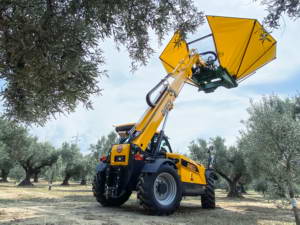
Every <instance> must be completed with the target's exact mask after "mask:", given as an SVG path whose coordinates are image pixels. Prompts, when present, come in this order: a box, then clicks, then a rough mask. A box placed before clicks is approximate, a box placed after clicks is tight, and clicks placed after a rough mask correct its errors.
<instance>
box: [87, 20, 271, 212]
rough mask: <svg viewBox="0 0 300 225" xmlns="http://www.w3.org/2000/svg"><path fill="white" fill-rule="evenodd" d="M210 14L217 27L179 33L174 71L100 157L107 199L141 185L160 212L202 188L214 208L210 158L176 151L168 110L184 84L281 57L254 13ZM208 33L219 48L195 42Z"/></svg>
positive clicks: (140, 192) (167, 55)
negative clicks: (202, 48)
mask: <svg viewBox="0 0 300 225" xmlns="http://www.w3.org/2000/svg"><path fill="white" fill-rule="evenodd" d="M207 20H208V22H209V25H210V28H211V30H212V34H209V35H206V36H204V37H202V38H199V39H196V40H194V41H191V42H188V43H187V42H186V41H185V40H183V39H182V37H181V34H180V31H177V32H176V33H175V34H174V36H173V37H172V39H171V40H170V42H169V44H168V45H167V46H166V48H165V49H164V51H163V52H162V54H161V55H160V59H161V61H162V63H163V66H164V68H165V69H166V71H167V75H166V76H165V77H164V78H163V79H162V80H161V81H160V82H159V83H158V84H157V85H156V86H155V87H154V88H152V89H151V90H150V92H149V93H148V94H147V96H146V102H147V104H148V105H149V107H148V109H147V110H146V112H145V113H144V114H143V116H142V117H141V118H140V120H139V121H138V122H137V123H135V124H125V125H120V126H117V127H116V132H117V133H118V134H119V135H120V142H119V143H118V144H116V145H113V146H112V149H111V151H110V153H109V155H108V156H104V157H102V158H101V162H100V163H99V164H98V166H97V169H96V172H97V174H96V176H95V179H94V183H93V192H94V195H95V197H96V199H97V201H98V202H100V203H101V205H103V206H120V205H122V204H123V203H125V202H126V201H127V200H128V198H129V197H130V195H131V193H132V191H137V197H138V199H139V200H140V203H141V205H142V206H143V207H144V208H145V209H146V210H148V211H150V212H151V213H154V214H158V215H166V214H171V213H173V212H174V211H175V210H176V209H177V208H178V207H179V205H180V201H181V198H182V196H201V203H202V207H203V208H215V192H214V180H215V179H216V175H215V173H214V170H213V169H212V167H211V163H209V164H208V165H207V167H205V166H204V165H202V164H199V163H197V162H195V161H193V160H191V159H189V158H188V157H186V156H184V155H181V154H177V153H173V152H172V148H171V146H170V143H169V141H168V138H167V136H166V135H165V133H164V128H165V125H166V121H167V117H168V113H169V112H170V110H172V108H173V103H174V101H175V99H176V98H177V97H178V95H179V93H180V91H181V89H182V88H183V86H184V84H190V85H193V86H196V87H197V88H198V89H199V91H204V92H205V93H210V92H213V91H214V90H215V89H216V88H218V87H220V86H223V87H225V88H234V87H237V86H238V83H239V82H240V81H242V80H244V79H245V78H247V77H248V76H250V75H251V74H252V73H253V72H254V71H255V70H256V69H258V68H259V67H261V66H263V65H265V64H266V63H268V62H270V61H271V60H273V59H274V58H275V56H276V41H275V40H274V38H273V37H272V36H271V35H270V34H268V33H267V32H266V31H265V30H264V29H263V27H262V26H261V24H260V23H259V22H258V21H257V20H255V19H242V18H231V17H216V16H207ZM208 37H212V38H213V41H214V44H215V51H206V52H200V53H199V52H197V50H196V49H191V50H190V49H189V47H190V45H192V44H194V43H195V42H198V41H201V40H203V39H204V38H208ZM155 93H156V97H155V98H153V95H154V94H155ZM162 122H163V124H162V128H161V130H160V131H158V129H159V127H160V125H161V123H162Z"/></svg>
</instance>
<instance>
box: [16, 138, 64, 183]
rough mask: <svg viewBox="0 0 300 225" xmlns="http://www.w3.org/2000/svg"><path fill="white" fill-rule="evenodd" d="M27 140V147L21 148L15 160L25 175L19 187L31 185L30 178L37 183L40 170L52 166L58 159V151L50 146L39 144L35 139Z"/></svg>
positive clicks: (45, 143)
mask: <svg viewBox="0 0 300 225" xmlns="http://www.w3.org/2000/svg"><path fill="white" fill-rule="evenodd" d="M27 139H28V140H27V141H28V145H27V146H26V147H24V148H22V151H20V153H21V154H20V155H18V157H17V158H16V160H17V161H18V163H19V164H20V165H21V166H22V167H23V169H24V170H25V173H26V175H25V178H24V180H23V181H21V183H20V184H19V186H24V185H32V183H31V181H30V178H32V177H34V178H35V181H37V178H38V174H39V173H40V172H41V170H42V169H43V168H45V167H50V166H52V165H53V164H54V163H55V162H56V161H57V159H58V157H59V153H58V151H56V149H55V148H54V147H53V146H52V145H51V144H49V143H47V142H44V143H40V142H38V140H37V138H36V137H28V138H27Z"/></svg>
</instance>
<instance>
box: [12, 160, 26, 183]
mask: <svg viewBox="0 0 300 225" xmlns="http://www.w3.org/2000/svg"><path fill="white" fill-rule="evenodd" d="M8 176H9V177H10V178H12V179H14V180H16V181H17V182H19V181H21V179H24V177H25V171H24V169H23V168H22V167H21V166H20V165H19V164H16V165H15V166H14V167H13V168H12V169H11V170H10V171H9V175H8Z"/></svg>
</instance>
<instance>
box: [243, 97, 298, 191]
mask: <svg viewBox="0 0 300 225" xmlns="http://www.w3.org/2000/svg"><path fill="white" fill-rule="evenodd" d="M296 100H297V99H295V98H292V99H281V98H279V97H277V96H269V97H264V98H262V100H261V101H260V102H257V103H254V102H252V103H251V107H250V108H249V109H248V112H249V115H250V117H249V119H248V120H247V121H246V122H245V125H246V130H245V131H244V132H243V133H242V138H241V140H240V142H241V145H242V146H243V149H244V151H245V152H247V153H246V154H247V158H248V159H249V166H250V168H251V171H252V173H253V177H257V178H258V177H262V178H263V179H265V180H266V181H268V182H269V183H270V184H271V185H269V187H270V188H268V190H270V191H269V193H271V194H274V193H277V195H279V196H281V197H283V196H288V195H289V197H292V196H293V195H294V193H295V185H296V184H299V183H300V176H299V174H300V168H299V162H300V123H299V121H298V120H297V116H296V115H295V112H296V111H295V108H296Z"/></svg>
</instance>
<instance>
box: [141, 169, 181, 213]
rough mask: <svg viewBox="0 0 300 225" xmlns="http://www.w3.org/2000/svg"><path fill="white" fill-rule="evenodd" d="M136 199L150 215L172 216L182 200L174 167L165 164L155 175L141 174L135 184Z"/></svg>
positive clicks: (179, 182) (179, 184)
mask: <svg viewBox="0 0 300 225" xmlns="http://www.w3.org/2000/svg"><path fill="white" fill-rule="evenodd" d="M161 196H162V197H161ZM137 198H138V199H139V201H140V204H141V205H142V206H143V208H144V209H145V210H146V211H147V212H148V213H150V214H155V215H170V214H172V213H173V212H174V211H175V210H176V209H177V208H178V207H179V205H180V201H181V198H182V185H181V181H180V179H179V176H178V174H177V171H176V170H175V169H174V167H173V166H172V165H168V164H165V165H162V166H161V167H160V168H159V169H158V171H157V172H156V173H142V174H141V176H140V177H139V181H138V184H137ZM159 198H161V199H159ZM163 198H165V199H163Z"/></svg>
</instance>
